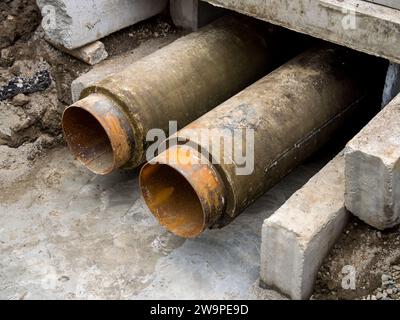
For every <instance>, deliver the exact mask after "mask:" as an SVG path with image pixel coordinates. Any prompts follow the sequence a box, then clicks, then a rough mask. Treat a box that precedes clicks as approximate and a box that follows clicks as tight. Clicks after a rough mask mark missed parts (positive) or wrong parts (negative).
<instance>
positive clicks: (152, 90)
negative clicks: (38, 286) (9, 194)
mask: <svg viewBox="0 0 400 320" xmlns="http://www.w3.org/2000/svg"><path fill="white" fill-rule="evenodd" d="M283 32H284V31H277V29H276V28H275V27H272V26H269V25H267V26H266V25H264V24H260V22H254V21H252V20H250V19H249V18H240V17H236V16H234V17H225V18H222V19H220V20H217V21H216V22H215V23H213V24H211V25H209V26H207V27H205V28H203V29H201V30H200V31H199V32H196V33H193V34H190V35H188V36H186V37H183V38H181V39H179V40H177V41H175V42H174V43H172V44H171V45H169V46H167V47H165V48H163V49H160V50H158V51H157V52H155V53H153V54H151V55H149V56H147V57H145V58H144V59H142V60H140V61H137V62H135V63H134V64H132V65H130V66H127V68H126V70H124V71H123V72H120V73H117V74H114V75H112V76H109V77H107V78H105V79H104V80H102V81H100V82H98V83H97V84H95V85H93V86H91V87H88V88H86V89H85V90H84V91H83V93H82V96H81V98H82V100H80V101H78V102H76V103H75V104H74V105H72V106H71V107H70V108H69V109H67V110H66V112H65V114H64V119H63V128H64V133H65V138H66V140H67V142H68V144H69V146H70V148H71V150H72V152H73V153H74V155H75V156H76V157H77V158H78V159H79V160H81V161H82V162H83V163H84V164H85V165H86V166H87V167H88V168H89V169H91V170H92V171H94V172H96V173H99V174H106V173H109V172H111V171H113V170H115V169H116V168H118V167H121V163H119V162H118V161H115V159H114V161H111V160H112V157H110V156H108V155H107V156H104V154H108V153H109V152H110V150H111V151H112V152H113V153H120V152H121V151H119V150H117V149H118V146H120V147H121V149H123V150H124V152H126V150H128V149H129V150H130V151H129V152H128V153H126V154H124V155H123V156H122V158H124V159H125V158H128V159H129V161H127V162H126V163H125V164H124V166H125V167H130V168H132V167H137V166H139V165H140V164H142V163H143V162H144V161H145V152H146V149H147V147H148V146H149V144H150V143H152V142H147V141H146V135H147V133H148V131H149V130H151V129H154V128H157V129H161V130H163V131H164V132H168V127H169V121H177V122H178V126H179V128H182V127H184V126H185V125H187V124H189V123H190V122H192V121H193V120H195V119H197V118H198V117H200V116H201V115H203V114H205V113H206V112H208V111H209V110H211V109H212V108H214V107H216V106H217V105H219V104H220V103H222V102H223V101H225V100H226V99H228V98H230V97H231V96H233V95H234V94H236V93H237V92H239V91H240V90H242V89H244V88H245V87H246V86H248V85H250V84H251V83H253V82H254V81H256V80H258V79H259V78H260V77H262V76H263V75H265V74H266V73H267V72H269V71H271V70H273V69H274V68H275V67H277V66H278V65H279V64H280V63H281V62H284V61H285V60H287V59H288V58H290V55H291V54H290V52H293V51H294V50H293V49H292V50H286V47H287V46H289V45H292V44H293V42H290V41H287V38H285V37H283V36H282V34H283ZM94 94H95V95H96V99H95V100H96V103H101V102H100V100H104V101H107V102H103V108H102V113H100V114H99V113H96V112H93V109H96V108H93V107H90V108H89V109H91V110H88V104H91V103H92V101H93V99H92V98H91V96H93V95H94ZM105 105H108V107H109V108H108V110H106V109H105ZM115 108H117V109H118V110H117V111H115V110H114V109H115ZM77 109H83V110H86V111H87V112H88V115H87V118H88V121H87V123H88V124H92V126H95V124H96V121H97V124H98V125H97V127H98V128H86V132H85V131H83V128H82V126H80V125H79V124H77V123H78V122H79V121H81V118H80V116H81V115H79V111H78V115H79V117H74V113H75V111H77ZM115 114H123V116H124V119H122V118H121V117H117V118H116V117H114V115H115ZM107 117H113V120H112V121H111V120H110V119H108V120H104V118H107ZM111 122H113V123H114V126H116V127H118V128H120V127H125V123H129V125H130V129H129V130H128V131H129V132H128V131H127V132H125V133H124V135H123V136H124V137H125V136H128V141H127V142H126V141H122V142H121V141H119V136H118V135H113V134H112V133H113V132H114V131H115V130H114V127H112V128H110V127H104V124H105V123H111ZM102 126H103V129H104V130H103V134H102V136H103V137H104V140H105V142H104V143H103V149H104V150H103V151H101V148H98V147H96V148H95V147H94V146H93V145H91V144H90V143H89V141H86V142H87V143H79V141H80V140H81V138H82V137H83V136H84V135H85V134H87V132H89V133H90V134H91V135H98V134H100V132H101V131H102V130H101V127H102ZM92 131H94V132H92ZM104 131H105V133H106V134H105V133H104ZM107 138H108V139H107ZM86 140H88V139H86ZM108 140H109V141H108ZM106 145H108V147H107V148H105V146H106ZM110 145H111V146H112V148H110ZM105 149H107V150H105ZM102 154H103V155H102ZM105 158H107V159H109V161H108V162H107V161H101V162H100V163H99V161H98V159H105Z"/></svg>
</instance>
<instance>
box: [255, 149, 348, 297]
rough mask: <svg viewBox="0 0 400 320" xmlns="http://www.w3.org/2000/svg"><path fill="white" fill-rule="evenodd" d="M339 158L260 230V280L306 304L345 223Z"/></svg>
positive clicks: (342, 168)
mask: <svg viewBox="0 0 400 320" xmlns="http://www.w3.org/2000/svg"><path fill="white" fill-rule="evenodd" d="M344 186H345V183H344V156H343V153H341V154H340V155H339V156H337V157H336V158H335V159H333V160H332V161H331V162H330V163H329V164H328V165H327V166H326V167H325V168H323V169H322V170H321V172H319V173H318V174H317V175H316V176H314V177H313V178H312V179H311V180H310V181H309V182H308V183H307V184H305V185H304V187H303V188H302V189H300V190H299V191H297V192H296V193H295V194H294V195H293V196H292V197H291V198H290V199H289V200H288V201H287V202H286V203H285V204H284V205H283V206H282V207H281V208H279V210H277V212H276V213H275V214H274V215H273V216H271V217H270V218H268V219H267V220H266V221H265V223H264V225H263V229H262V245H261V279H262V281H263V282H264V283H265V284H266V285H267V286H269V287H271V288H276V289H278V290H279V291H280V292H282V293H284V294H285V295H288V296H289V297H291V298H292V299H296V300H301V299H309V298H310V297H311V295H312V293H313V290H314V284H315V281H316V279H317V274H318V270H319V268H320V267H321V265H322V262H323V261H324V259H325V257H326V256H327V254H328V253H329V250H330V249H331V247H332V246H333V245H334V244H335V242H336V240H337V239H338V237H339V236H340V235H341V234H342V232H343V230H344V228H345V227H346V224H347V222H348V220H349V217H350V215H349V213H348V212H347V210H346V208H345V206H344Z"/></svg>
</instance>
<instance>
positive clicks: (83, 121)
mask: <svg viewBox="0 0 400 320" xmlns="http://www.w3.org/2000/svg"><path fill="white" fill-rule="evenodd" d="M62 126H63V131H64V137H65V140H66V141H67V144H68V147H69V149H70V150H71V152H72V154H73V155H74V156H75V158H76V159H78V160H79V161H80V162H81V163H82V164H83V165H84V166H86V167H87V168H88V169H89V170H91V171H92V172H94V173H96V174H101V175H105V174H108V173H111V172H112V171H114V170H116V169H118V168H120V167H122V166H123V165H125V164H126V163H127V162H128V161H129V160H130V158H131V154H132V145H131V141H132V139H131V133H130V132H131V129H130V125H129V121H128V119H127V118H126V116H125V115H124V114H123V112H122V111H121V110H120V108H119V107H118V106H116V105H115V104H114V103H113V102H112V100H111V99H109V98H107V97H106V96H104V95H102V94H91V95H89V96H88V97H86V98H84V99H82V100H80V101H78V102H76V103H75V104H73V105H72V106H70V107H68V108H67V109H66V110H65V111H64V114H63V119H62Z"/></svg>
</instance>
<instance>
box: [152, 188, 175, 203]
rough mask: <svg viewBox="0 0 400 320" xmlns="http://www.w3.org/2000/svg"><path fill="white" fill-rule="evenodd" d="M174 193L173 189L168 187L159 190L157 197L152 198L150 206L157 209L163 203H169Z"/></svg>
mask: <svg viewBox="0 0 400 320" xmlns="http://www.w3.org/2000/svg"><path fill="white" fill-rule="evenodd" d="M174 191H175V188H174V187H169V188H165V189H163V190H160V191H159V192H158V193H157V195H156V196H155V197H154V200H152V205H153V206H155V207H158V206H160V205H162V204H163V203H165V202H166V201H169V200H170V198H171V196H172V195H173V193H174Z"/></svg>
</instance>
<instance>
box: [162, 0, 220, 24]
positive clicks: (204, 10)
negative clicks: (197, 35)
mask: <svg viewBox="0 0 400 320" xmlns="http://www.w3.org/2000/svg"><path fill="white" fill-rule="evenodd" d="M170 10H171V17H172V20H173V22H174V24H175V25H176V26H178V27H181V28H184V29H188V30H191V31H196V30H198V29H199V28H201V27H203V26H205V25H207V24H208V23H210V22H212V21H213V20H215V19H217V18H219V17H221V16H222V15H223V14H225V13H226V10H224V9H222V8H219V7H215V6H213V5H210V4H209V3H207V2H203V1H199V0H171V1H170Z"/></svg>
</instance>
